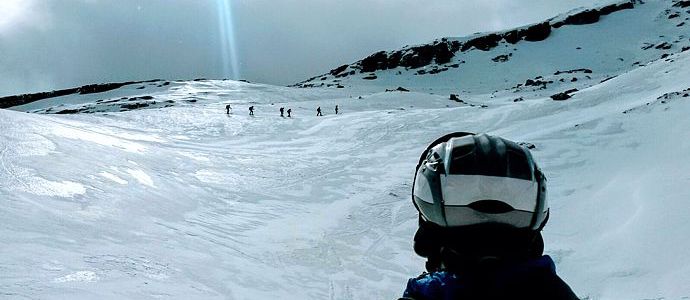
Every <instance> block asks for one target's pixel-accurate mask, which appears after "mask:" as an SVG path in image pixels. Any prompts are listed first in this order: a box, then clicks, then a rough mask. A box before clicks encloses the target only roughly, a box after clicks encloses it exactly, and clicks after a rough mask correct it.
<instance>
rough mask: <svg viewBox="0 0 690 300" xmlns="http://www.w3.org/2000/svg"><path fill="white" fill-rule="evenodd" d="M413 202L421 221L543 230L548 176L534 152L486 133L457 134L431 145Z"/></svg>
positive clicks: (420, 167)
mask: <svg viewBox="0 0 690 300" xmlns="http://www.w3.org/2000/svg"><path fill="white" fill-rule="evenodd" d="M412 200H413V202H414V205H415V207H416V208H417V210H418V211H419V214H420V222H430V223H433V224H434V225H437V226H440V227H443V228H458V227H463V226H472V225H479V224H500V225H508V226H511V227H514V228H518V229H527V230H530V231H537V232H538V231H540V230H541V229H542V228H543V226H544V225H545V224H546V221H547V219H548V214H549V206H548V203H547V200H546V177H545V176H544V175H543V173H542V172H541V170H540V169H539V167H538V166H537V164H536V162H535V161H534V160H533V158H532V155H531V153H530V151H529V150H528V149H527V148H525V147H523V146H520V145H518V144H516V143H515V142H512V141H509V140H506V139H503V138H500V137H495V136H491V135H487V134H472V133H468V132H455V133H451V134H448V135H445V136H443V137H441V138H439V139H437V140H436V141H434V142H433V143H431V144H430V145H429V146H428V147H427V149H426V151H424V153H422V155H421V157H420V158H419V162H418V164H417V168H416V173H415V178H414V184H413V188H412Z"/></svg>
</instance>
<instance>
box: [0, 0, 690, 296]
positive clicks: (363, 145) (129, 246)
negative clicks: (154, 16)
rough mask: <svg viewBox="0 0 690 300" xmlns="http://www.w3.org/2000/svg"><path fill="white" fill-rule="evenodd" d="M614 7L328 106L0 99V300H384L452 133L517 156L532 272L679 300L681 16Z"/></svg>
mask: <svg viewBox="0 0 690 300" xmlns="http://www.w3.org/2000/svg"><path fill="white" fill-rule="evenodd" d="M630 3H632V2H630ZM629 5H630V4H625V3H623V4H616V5H614V6H603V7H616V8H622V9H620V10H615V11H614V10H612V9H611V8H607V9H605V10H604V11H608V10H611V11H610V12H609V13H608V14H603V16H601V15H602V14H601V11H602V8H598V10H597V11H599V15H600V16H599V18H598V22H596V23H590V24H584V25H573V24H571V23H582V22H584V21H573V20H580V19H582V20H592V19H597V18H596V17H592V16H593V15H594V14H593V13H592V11H591V10H590V11H589V12H588V13H584V11H585V10H581V11H575V12H572V13H571V14H569V15H564V16H560V17H557V18H554V19H552V20H549V21H548V22H549V23H548V24H549V26H550V28H551V31H550V33H549V35H548V37H547V38H545V39H543V40H541V41H534V42H532V41H526V40H524V39H526V38H527V35H524V36H522V33H520V32H521V30H523V29H524V30H526V32H533V31H535V30H536V29H532V31H530V30H529V28H532V27H530V26H527V27H525V28H523V29H518V30H517V31H506V32H503V33H500V34H496V36H502V40H501V41H498V44H497V45H496V46H494V47H491V49H488V50H487V51H483V50H479V49H475V48H477V44H476V43H479V42H473V43H474V45H473V46H472V47H469V48H467V49H466V50H465V51H462V48H463V45H467V43H469V41H472V40H476V39H477V38H479V39H482V37H484V38H483V39H486V38H485V37H486V36H490V35H477V36H475V37H469V38H461V39H447V40H446V41H444V42H442V41H439V42H437V44H439V43H446V44H448V43H450V44H451V45H452V44H453V42H455V41H457V42H458V43H460V46H459V47H460V48H459V50H458V51H456V52H453V56H452V57H451V58H450V61H448V62H444V63H440V64H439V63H438V62H437V61H436V58H434V60H433V62H432V63H429V64H427V65H424V66H421V67H419V68H414V69H413V68H411V67H408V69H405V68H404V67H397V68H393V69H390V68H388V67H386V69H384V70H381V68H380V67H379V66H380V65H378V63H377V69H376V70H371V71H367V72H365V73H360V72H359V70H358V69H356V67H357V66H362V65H361V63H362V62H358V63H355V64H353V65H349V66H347V67H346V68H344V69H343V71H341V72H346V71H347V72H348V73H347V74H349V72H351V71H352V70H355V74H353V75H347V76H341V77H338V78H337V79H335V80H340V81H339V82H335V83H334V82H333V80H334V79H333V78H332V77H333V76H334V75H326V77H327V78H326V79H325V80H323V81H324V82H326V83H325V84H324V88H319V87H315V88H295V87H276V86H270V85H263V84H254V83H247V82H237V81H230V80H226V81H223V80H196V81H150V82H131V83H122V84H110V85H107V84H103V85H96V86H89V87H87V88H75V89H70V90H65V91H58V92H53V93H52V94H51V93H43V94H34V95H23V96H16V97H13V98H4V99H0V105H3V104H2V103H5V106H9V104H7V103H9V101H14V102H12V107H10V108H9V109H0V201H2V205H0V220H2V223H1V224H2V226H0V244H2V245H3V246H2V247H0V298H40V299H46V298H47V299H54V298H70V299H74V298H76V299H80V298H81V299H93V298H99V299H122V298H128V299H143V298H175V299H190V298H191V299H394V298H396V297H398V296H400V295H401V293H402V290H403V288H404V286H405V283H406V280H407V278H409V277H413V276H416V275H418V274H419V273H420V272H421V271H422V270H423V267H424V262H423V260H422V259H421V258H419V257H417V256H416V255H415V254H414V253H413V250H412V236H413V234H414V231H415V229H416V221H417V219H416V211H415V209H414V208H413V206H412V203H411V199H410V196H409V195H410V189H411V186H410V185H411V181H412V177H413V172H414V167H415V163H416V160H417V158H418V156H419V154H420V152H421V151H422V150H423V149H424V147H425V146H426V144H427V143H429V142H430V141H432V140H433V139H435V138H437V137H438V136H440V135H442V134H445V133H448V132H451V131H460V130H462V131H474V132H487V133H491V134H496V135H500V136H504V137H506V138H509V139H512V140H516V141H519V142H525V143H527V145H531V147H532V146H533V149H532V151H533V153H534V155H535V157H536V159H537V160H538V162H539V163H540V165H541V167H542V168H543V169H544V171H545V173H546V175H547V177H548V179H549V201H550V204H551V213H552V215H551V219H550V221H549V224H548V225H547V227H546V229H545V232H544V235H545V240H546V252H547V254H549V255H551V256H552V257H553V258H554V259H555V261H556V264H557V268H558V270H559V274H560V275H561V276H562V277H563V278H564V279H565V280H566V281H567V282H568V283H569V284H570V285H571V286H572V287H573V289H574V290H575V291H576V293H577V294H578V295H579V296H580V297H582V298H588V299H660V298H663V299H687V298H688V297H690V285H688V282H690V257H688V255H687V249H690V241H689V240H688V239H687V236H688V234H689V233H690V221H688V215H689V213H690V204H688V199H690V189H688V188H687V187H688V186H689V185H690V176H689V175H688V174H687V172H686V170H688V169H690V159H688V158H687V156H688V153H690V138H688V130H689V129H690V118H688V117H687V116H688V113H690V95H689V94H690V51H683V49H685V47H687V45H690V40H688V36H690V34H688V32H687V30H688V29H687V27H686V26H685V25H681V26H677V25H678V24H680V23H683V22H687V21H684V20H685V18H687V17H688V16H690V13H688V10H690V2H688V1H680V2H678V1H676V2H673V1H662V0H660V1H645V3H642V2H640V1H636V2H634V3H633V4H632V5H633V8H629V7H628V6H629ZM583 14H584V15H583ZM585 15H587V16H589V17H586V18H585V17H584V16H585ZM673 15H677V16H675V17H672V16H673ZM573 16H579V17H573ZM568 20H570V21H568ZM559 22H563V24H562V25H561V26H560V27H558V28H555V26H556V24H558V23H559ZM587 22H589V21H587ZM566 23H568V24H566ZM542 26H543V25H542ZM540 28H542V29H543V28H545V27H540ZM511 32H516V34H517V36H522V40H520V41H517V42H516V43H514V44H510V42H508V41H506V40H505V37H506V35H508V34H512V33H511ZM525 34H526V33H525ZM530 39H533V38H530ZM645 43H649V44H645ZM664 43H667V44H664ZM506 45H509V46H508V47H505V46H506ZM649 45H651V47H648V46H649ZM480 47H481V46H480ZM577 47H580V48H581V49H577ZM643 48H647V49H643ZM665 48H668V49H665ZM410 49H413V48H407V49H406V50H402V51H413V50H410ZM513 49H517V50H513ZM414 51H417V50H414ZM391 53H395V52H387V53H386V57H387V59H389V57H390V55H391ZM511 53H512V55H511ZM379 55H380V54H379ZM499 55H506V57H504V58H498V59H497V61H494V60H492V58H496V57H498V56H499ZM662 56H664V57H663V58H662ZM618 58H622V61H621V60H619V59H618ZM504 59H506V61H502V60H504ZM462 61H465V63H461V62H462ZM638 62H639V63H638ZM453 64H458V67H457V68H453V67H450V65H453ZM442 66H449V68H448V70H445V71H440V70H441V69H443V68H445V67H442ZM434 68H436V70H439V72H436V71H434V72H435V74H429V72H430V71H431V70H434ZM421 70H426V71H425V72H426V73H425V74H421V73H420V72H419V71H421ZM398 72H400V74H398ZM371 73H373V74H374V76H376V77H377V78H376V79H373V80H369V79H362V78H361V77H363V76H370V75H371ZM555 73H558V74H555ZM340 74H342V73H336V74H335V76H339V75H340ZM415 74H420V75H415ZM540 76H541V77H540ZM573 78H577V80H576V81H573ZM527 79H530V80H531V81H530V82H529V84H527V83H528V82H527ZM560 79H563V81H562V82H561V80H560ZM320 82H321V80H320V78H317V79H315V80H312V81H310V82H306V83H303V84H301V85H300V86H309V85H311V84H315V85H319V86H320ZM328 84H331V85H332V86H331V87H330V88H329V87H328ZM333 84H336V86H333ZM338 84H340V85H341V86H343V88H337V85H338ZM518 85H520V86H518ZM399 86H400V87H404V89H409V90H410V91H409V92H406V91H399V90H396V89H397V87H399ZM386 89H388V90H393V91H388V92H386V91H385V90H386ZM404 89H403V90H404ZM571 89H577V91H569V92H568V93H566V94H560V93H563V92H565V91H568V90H571ZM450 94H456V95H457V100H449V98H450V97H449V96H450ZM558 94H560V96H555V97H554V98H556V99H560V100H554V99H552V97H551V96H553V95H558ZM566 98H567V99H566ZM226 104H230V105H231V106H232V109H233V111H232V113H231V114H230V115H226V114H225V105H226ZM250 105H253V106H255V108H256V113H255V114H256V116H255V117H250V116H248V115H247V107H248V106H250ZM335 105H339V107H340V111H341V113H340V114H338V115H335V114H334V113H333V112H332V109H333V107H334V106H335ZM318 106H320V107H321V108H322V109H323V110H324V113H325V116H324V117H316V116H315V114H316V112H315V109H316V107H318ZM280 107H285V108H286V109H287V108H291V109H292V112H293V113H292V118H281V117H280V116H279V112H278V109H279V108H280ZM25 112H33V113H25ZM58 114H59V115H58Z"/></svg>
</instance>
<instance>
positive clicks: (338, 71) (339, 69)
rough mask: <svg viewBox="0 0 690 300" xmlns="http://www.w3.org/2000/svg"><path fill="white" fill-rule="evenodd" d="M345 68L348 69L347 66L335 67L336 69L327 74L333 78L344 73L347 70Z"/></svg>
mask: <svg viewBox="0 0 690 300" xmlns="http://www.w3.org/2000/svg"><path fill="white" fill-rule="evenodd" d="M347 67H348V65H342V66H340V67H337V68H335V69H333V70H331V72H329V73H330V74H331V75H333V76H335V75H338V74H340V73H342V72H343V71H345V69H347Z"/></svg>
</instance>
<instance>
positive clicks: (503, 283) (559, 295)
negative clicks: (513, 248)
mask: <svg viewBox="0 0 690 300" xmlns="http://www.w3.org/2000/svg"><path fill="white" fill-rule="evenodd" d="M473 273H474V274H473ZM473 273H466V274H459V273H452V272H448V271H440V272H433V273H426V274H422V275H421V276H419V277H417V278H412V279H410V280H409V281H408V282H407V288H406V289H405V293H404V294H403V298H402V299H414V300H427V299H429V300H431V299H434V300H436V299H438V300H451V299H452V300H458V299H459V300H468V299H469V300H475V299H530V300H535V299H551V300H560V299H567V300H575V299H578V298H577V296H575V294H574V293H573V291H572V290H571V289H570V287H568V285H567V284H566V283H565V282H563V280H562V279H561V278H559V277H558V275H556V267H555V265H554V263H553V260H551V257H549V256H547V255H544V256H541V257H539V258H536V259H533V260H528V261H523V262H519V263H513V264H504V265H501V266H498V267H494V268H492V269H491V270H489V271H487V270H482V271H481V272H473Z"/></svg>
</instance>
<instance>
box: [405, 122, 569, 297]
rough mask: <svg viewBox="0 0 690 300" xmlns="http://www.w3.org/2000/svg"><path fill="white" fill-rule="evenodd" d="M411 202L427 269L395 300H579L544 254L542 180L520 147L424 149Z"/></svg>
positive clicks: (482, 144)
mask: <svg viewBox="0 0 690 300" xmlns="http://www.w3.org/2000/svg"><path fill="white" fill-rule="evenodd" d="M412 200H413V203H414V205H415V207H416V208H417V210H418V211H419V228H418V230H417V233H416V234H415V237H414V250H415V252H416V253H417V254H418V255H420V256H422V257H425V258H426V259H427V262H426V270H427V271H428V273H424V274H422V275H420V276H419V277H417V278H412V279H410V280H409V281H408V282H407V288H406V289H405V292H404V294H403V297H402V298H400V299H415V300H426V299H461V300H463V299H531V300H534V299H553V300H560V299H578V298H577V296H576V295H575V294H574V293H573V291H572V290H571V289H570V287H569V286H568V285H567V284H566V283H565V282H564V281H563V280H562V279H561V278H560V277H558V275H557V274H556V271H555V266H554V262H553V261H552V260H551V258H550V257H549V256H547V255H543V251H544V241H543V239H542V236H541V230H542V228H544V226H545V225H546V222H547V220H548V218H549V206H548V203H547V201H546V177H545V176H544V174H543V173H542V172H541V170H540V169H539V167H538V166H537V164H536V162H535V161H534V160H533V158H532V155H531V153H530V152H529V150H527V149H526V148H524V147H522V146H520V145H518V144H516V143H514V142H511V141H509V140H506V139H503V138H500V137H495V136H490V135H486V134H472V133H466V132H456V133H451V134H448V135H445V136H443V137H441V138H439V139H437V140H436V141H434V142H433V143H431V144H430V145H429V147H427V149H426V151H424V153H422V156H421V157H420V158H419V162H418V164H417V169H416V173H415V178H414V184H413V188H412Z"/></svg>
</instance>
